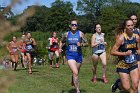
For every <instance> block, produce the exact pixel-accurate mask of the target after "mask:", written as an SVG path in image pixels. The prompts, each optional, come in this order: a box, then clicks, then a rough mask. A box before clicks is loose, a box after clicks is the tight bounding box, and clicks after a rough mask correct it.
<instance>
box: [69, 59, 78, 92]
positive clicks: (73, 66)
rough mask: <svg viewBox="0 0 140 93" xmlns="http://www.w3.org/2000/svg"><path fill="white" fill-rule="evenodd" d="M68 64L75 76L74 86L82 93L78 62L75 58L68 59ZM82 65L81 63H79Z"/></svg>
mask: <svg viewBox="0 0 140 93" xmlns="http://www.w3.org/2000/svg"><path fill="white" fill-rule="evenodd" d="M68 65H69V67H70V69H71V71H72V73H73V74H72V76H73V82H74V86H75V88H76V91H77V93H78V92H79V93H80V86H79V82H78V68H77V63H76V61H75V60H68ZM79 67H80V65H79Z"/></svg>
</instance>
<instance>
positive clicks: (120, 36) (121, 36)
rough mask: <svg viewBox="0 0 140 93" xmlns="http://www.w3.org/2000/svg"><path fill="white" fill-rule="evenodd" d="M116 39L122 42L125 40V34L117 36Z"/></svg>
mask: <svg viewBox="0 0 140 93" xmlns="http://www.w3.org/2000/svg"><path fill="white" fill-rule="evenodd" d="M116 41H117V42H119V43H122V42H123V41H124V35H123V34H120V35H117V36H116Z"/></svg>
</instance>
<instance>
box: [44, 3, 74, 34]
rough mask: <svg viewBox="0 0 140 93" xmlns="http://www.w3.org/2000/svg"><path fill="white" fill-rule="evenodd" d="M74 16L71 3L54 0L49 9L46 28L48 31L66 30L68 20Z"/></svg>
mask: <svg viewBox="0 0 140 93" xmlns="http://www.w3.org/2000/svg"><path fill="white" fill-rule="evenodd" d="M75 17H76V14H75V12H74V11H73V5H72V4H71V2H69V1H66V2H64V1H61V0H56V1H55V2H53V3H52V7H51V8H50V10H49V13H48V17H46V18H45V20H46V21H47V27H48V28H47V30H49V31H58V32H59V31H66V29H67V28H68V27H69V26H68V25H69V21H70V20H71V19H73V18H75Z"/></svg>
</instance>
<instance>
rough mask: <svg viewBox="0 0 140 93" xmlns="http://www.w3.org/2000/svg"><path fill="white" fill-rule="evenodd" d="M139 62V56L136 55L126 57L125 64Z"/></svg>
mask: <svg viewBox="0 0 140 93" xmlns="http://www.w3.org/2000/svg"><path fill="white" fill-rule="evenodd" d="M135 61H137V56H136V54H132V55H129V56H125V62H126V63H133V62H135Z"/></svg>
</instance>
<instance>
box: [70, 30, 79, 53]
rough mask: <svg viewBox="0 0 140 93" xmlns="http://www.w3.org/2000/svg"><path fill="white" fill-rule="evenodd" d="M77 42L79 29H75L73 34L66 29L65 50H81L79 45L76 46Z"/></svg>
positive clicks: (71, 51) (72, 51)
mask: <svg viewBox="0 0 140 93" xmlns="http://www.w3.org/2000/svg"><path fill="white" fill-rule="evenodd" d="M78 42H81V37H80V31H79V30H78V31H76V33H75V34H73V33H72V32H71V31H68V35H67V51H68V52H70V53H74V52H81V47H78V46H77V43H78Z"/></svg>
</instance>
